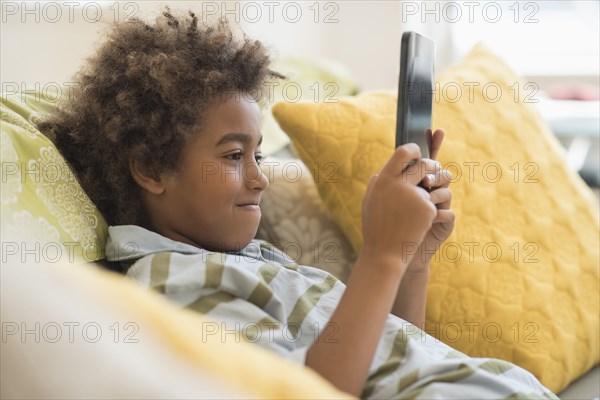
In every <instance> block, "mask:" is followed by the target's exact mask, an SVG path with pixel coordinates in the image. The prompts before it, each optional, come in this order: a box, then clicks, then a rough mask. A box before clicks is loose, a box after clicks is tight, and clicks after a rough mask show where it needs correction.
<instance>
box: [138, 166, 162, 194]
mask: <svg viewBox="0 0 600 400" xmlns="http://www.w3.org/2000/svg"><path fill="white" fill-rule="evenodd" d="M129 172H130V173H131V176H132V177H133V180H135V182H136V183H137V184H138V185H139V186H140V187H141V188H142V189H145V190H147V191H148V192H150V193H152V194H161V193H163V192H164V191H165V182H164V181H163V179H161V177H160V176H152V175H149V174H147V173H146V172H145V171H144V169H143V168H142V167H141V166H140V162H139V161H138V160H137V159H136V158H135V157H132V158H131V159H130V160H129Z"/></svg>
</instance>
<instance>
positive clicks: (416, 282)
mask: <svg viewBox="0 0 600 400" xmlns="http://www.w3.org/2000/svg"><path fill="white" fill-rule="evenodd" d="M428 280H429V265H427V267H426V270H425V271H423V272H410V271H407V272H406V273H405V274H404V277H403V279H402V282H401V283H400V287H399V288H398V295H397V296H396V299H395V300H394V306H393V307H392V314H394V315H396V316H398V317H400V318H402V319H403V320H405V321H408V322H410V323H411V324H413V325H415V326H416V327H418V328H419V329H421V330H425V305H426V301H427V282H428Z"/></svg>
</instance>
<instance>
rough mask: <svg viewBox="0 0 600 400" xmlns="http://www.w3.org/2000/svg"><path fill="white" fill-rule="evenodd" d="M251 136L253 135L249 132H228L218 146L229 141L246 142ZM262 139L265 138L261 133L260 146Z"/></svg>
mask: <svg viewBox="0 0 600 400" xmlns="http://www.w3.org/2000/svg"><path fill="white" fill-rule="evenodd" d="M250 137H251V136H250V135H249V134H247V133H228V134H226V135H225V136H223V137H222V138H221V139H220V140H219V142H218V143H217V146H220V145H222V144H224V143H227V142H242V143H244V144H246V143H248V142H249V141H250ZM262 140H263V137H262V135H260V139H259V140H258V145H259V146H260V144H261V143H262Z"/></svg>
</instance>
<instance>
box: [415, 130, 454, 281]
mask: <svg viewBox="0 0 600 400" xmlns="http://www.w3.org/2000/svg"><path fill="white" fill-rule="evenodd" d="M443 140H444V131H443V130H442V129H438V130H436V131H435V132H434V133H433V134H432V133H431V130H429V131H428V132H427V142H428V144H429V148H430V154H431V158H432V159H435V158H436V157H437V154H438V152H439V150H440V147H441V145H442V141H443ZM451 180H452V174H451V173H450V171H447V170H440V171H439V172H437V173H436V174H433V175H429V176H427V177H426V178H425V180H424V182H423V186H425V187H430V188H431V192H430V197H431V202H432V203H433V204H435V206H436V208H437V214H436V216H435V219H434V220H433V224H432V226H431V228H430V229H429V231H428V232H427V233H426V234H425V238H424V239H423V242H422V243H421V245H420V246H419V247H418V249H417V251H416V253H415V254H414V257H413V259H412V261H411V263H410V265H409V267H408V270H407V271H408V272H410V273H420V272H428V271H429V262H430V261H431V258H432V257H433V255H434V254H435V253H436V252H437V251H438V249H439V248H440V246H441V244H442V243H443V242H444V241H445V240H446V239H448V237H449V236H450V234H451V233H452V231H453V230H454V220H455V215H454V212H452V210H450V204H451V202H452V192H451V191H450V189H449V188H448V186H449V185H450V182H451Z"/></svg>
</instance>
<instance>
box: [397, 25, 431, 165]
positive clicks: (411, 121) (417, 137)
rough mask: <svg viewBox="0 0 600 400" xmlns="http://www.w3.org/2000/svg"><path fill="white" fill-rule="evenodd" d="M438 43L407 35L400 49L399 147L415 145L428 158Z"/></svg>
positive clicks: (410, 33) (405, 34) (418, 36)
mask: <svg viewBox="0 0 600 400" xmlns="http://www.w3.org/2000/svg"><path fill="white" fill-rule="evenodd" d="M434 64H435V42H434V41H433V40H431V39H429V38H427V37H425V36H423V35H419V34H418V33H416V32H404V33H403V34H402V43H401V47H400V81H399V83H398V109H397V111H396V118H397V119H396V147H398V146H400V145H402V144H405V143H416V144H418V145H419V147H420V148H421V154H422V156H423V157H424V158H427V157H429V148H428V145H427V139H426V137H425V131H426V130H427V129H431V108H432V103H433V89H434Z"/></svg>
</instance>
